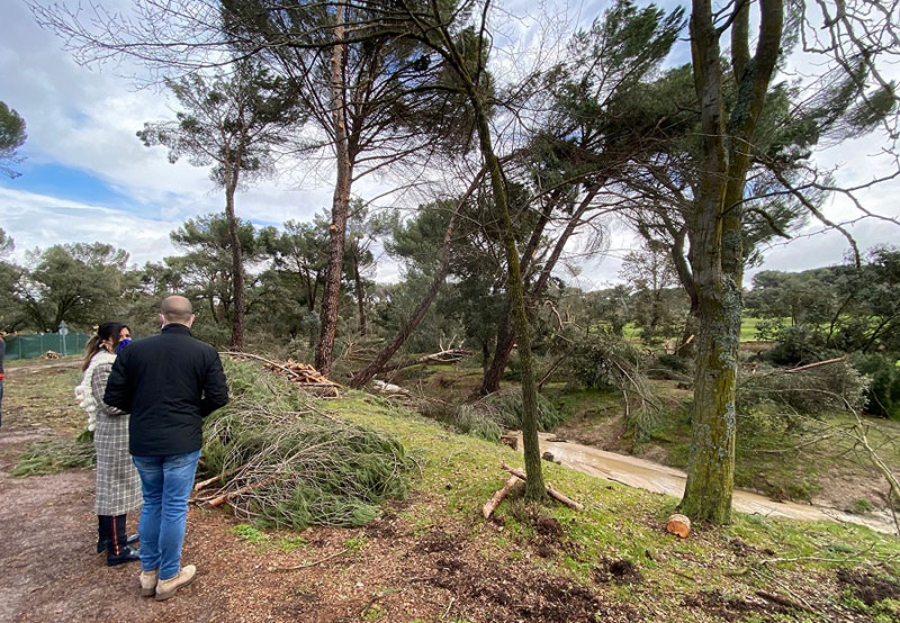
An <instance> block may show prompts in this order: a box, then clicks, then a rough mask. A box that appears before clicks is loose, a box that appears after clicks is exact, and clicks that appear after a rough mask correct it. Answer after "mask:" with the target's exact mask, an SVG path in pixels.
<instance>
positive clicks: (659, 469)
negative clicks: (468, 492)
mask: <svg viewBox="0 0 900 623" xmlns="http://www.w3.org/2000/svg"><path fill="white" fill-rule="evenodd" d="M554 437H555V435H552V434H549V433H542V434H541V435H540V446H541V452H542V453H543V452H550V453H551V454H552V455H553V458H554V459H556V460H558V461H559V462H560V463H561V464H562V465H565V466H566V467H571V468H572V469H577V470H579V471H581V472H584V473H586V474H591V475H592V476H598V477H600V478H605V479H607V480H612V481H614V482H618V483H621V484H624V485H628V486H630V487H637V488H640V489H646V490H647V491H653V492H656V493H665V494H667V495H671V496H674V497H678V498H680V497H681V496H682V495H684V484H685V480H686V478H687V475H686V474H685V473H684V472H682V471H680V470H677V469H674V468H672V467H667V466H665V465H659V464H657V463H653V462H651V461H647V460H644V459H640V458H637V457H633V456H626V455H622V454H615V453H613V452H606V451H604V450H599V449H597V448H594V447H592V446H585V445H581V444H577V443H571V442H554V441H552V439H553V438H554ZM519 445H520V446H521V443H520V444H519ZM733 505H734V509H735V510H737V511H740V512H742V513H748V514H759V515H765V516H767V517H768V516H774V517H787V518H790V519H799V520H806V521H817V520H833V521H839V522H845V523H855V524H861V525H864V526H868V527H869V528H871V529H873V530H877V531H878V532H882V533H884V534H897V528H896V526H895V525H894V523H893V519H892V518H891V516H890V514H889V513H887V512H877V513H876V512H873V513H870V514H868V515H865V516H863V515H853V514H850V513H845V512H843V511H840V510H838V509H836V508H830V507H827V506H821V505H806V504H795V503H793V502H776V501H774V500H771V499H769V498H767V497H765V496H762V495H759V494H757V493H753V492H751V491H744V490H742V489H735V491H734V496H733Z"/></svg>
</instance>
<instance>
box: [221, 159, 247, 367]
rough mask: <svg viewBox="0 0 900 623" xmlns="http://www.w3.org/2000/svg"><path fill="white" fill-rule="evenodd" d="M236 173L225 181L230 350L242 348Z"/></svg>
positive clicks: (241, 272) (241, 271)
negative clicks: (230, 293)
mask: <svg viewBox="0 0 900 623" xmlns="http://www.w3.org/2000/svg"><path fill="white" fill-rule="evenodd" d="M236 188H237V175H236V173H235V172H234V171H233V170H232V171H231V172H230V173H229V174H228V175H227V177H226V182H225V217H226V221H227V222H228V238H229V241H230V243H231V273H232V287H233V298H234V312H233V317H232V321H231V350H233V351H235V352H238V353H239V352H243V350H244V307H245V305H244V253H243V249H241V239H240V237H239V236H238V222H237V217H235V214H234V193H235V190H236Z"/></svg>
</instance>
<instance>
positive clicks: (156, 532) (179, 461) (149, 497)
mask: <svg viewBox="0 0 900 623" xmlns="http://www.w3.org/2000/svg"><path fill="white" fill-rule="evenodd" d="M131 458H132V460H133V461H134V466H135V467H136V468H137V470H138V474H140V476H141V491H142V492H143V494H144V508H143V509H142V510H141V523H140V528H139V530H140V534H141V569H142V570H144V571H154V570H156V569H159V579H160V580H170V579H172V578H174V577H175V576H176V575H178V571H179V570H180V569H181V546H182V544H183V543H184V531H185V527H186V525H187V511H188V498H189V497H190V495H191V489H193V487H194V474H195V472H196V471H197V461H199V460H200V450H197V451H196V452H189V453H187V454H171V455H167V456H132V457H131Z"/></svg>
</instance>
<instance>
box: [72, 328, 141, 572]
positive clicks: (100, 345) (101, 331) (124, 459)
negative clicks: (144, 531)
mask: <svg viewBox="0 0 900 623" xmlns="http://www.w3.org/2000/svg"><path fill="white" fill-rule="evenodd" d="M130 341H131V331H130V330H129V329H128V327H127V326H126V325H123V324H121V323H118V322H105V323H103V324H102V325H100V326H99V327H98V328H97V333H96V335H94V336H93V337H91V339H90V341H89V342H88V343H87V346H86V348H85V357H84V365H83V366H82V370H83V371H84V377H83V379H82V381H81V384H80V385H79V386H78V387H76V388H75V397H76V398H77V399H78V401H79V404H80V405H81V406H82V407H83V408H84V409H85V411H87V414H88V430H92V431H93V432H94V448H95V450H96V452H97V501H96V511H97V525H98V528H97V532H98V539H97V553H101V552H103V551H106V564H107V565H109V566H114V565H120V564H122V563H126V562H131V561H134V560H140V553H139V551H138V550H137V549H135V548H132V547H131V546H130V545H129V544H130V543H133V542H134V541H136V540H137V536H136V535H135V536H131V537H129V536H128V535H127V534H126V531H125V520H126V515H127V513H128V511H133V510H136V509H138V508H140V506H141V501H142V500H141V480H140V477H139V476H138V473H137V470H136V469H135V467H134V464H133V463H132V461H131V455H130V454H129V453H128V414H127V413H125V412H124V411H121V410H119V409H116V408H115V407H110V406H109V405H107V404H106V403H104V402H103V392H104V391H105V390H106V381H107V379H108V378H109V372H110V370H111V369H112V364H113V362H114V361H115V360H116V354H115V353H116V351H117V349H121V348H122V347H124V346H125V345H126V344H127V343H128V342H130Z"/></svg>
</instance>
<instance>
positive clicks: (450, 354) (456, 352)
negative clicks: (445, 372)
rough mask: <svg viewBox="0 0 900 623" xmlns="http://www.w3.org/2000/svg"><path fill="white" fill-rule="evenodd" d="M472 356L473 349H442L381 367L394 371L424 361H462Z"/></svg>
mask: <svg viewBox="0 0 900 623" xmlns="http://www.w3.org/2000/svg"><path fill="white" fill-rule="evenodd" d="M471 356H472V351H470V350H465V349H462V348H454V349H450V350H441V351H440V352H437V353H432V354H430V355H424V356H422V357H419V358H418V359H409V360H407V361H401V362H400V363H395V364H392V365H386V366H383V367H382V368H381V371H382V372H392V371H394V370H401V369H403V368H409V367H410V366H415V365H419V364H423V363H456V362H457V361H462V360H463V359H466V358H467V357H471Z"/></svg>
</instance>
